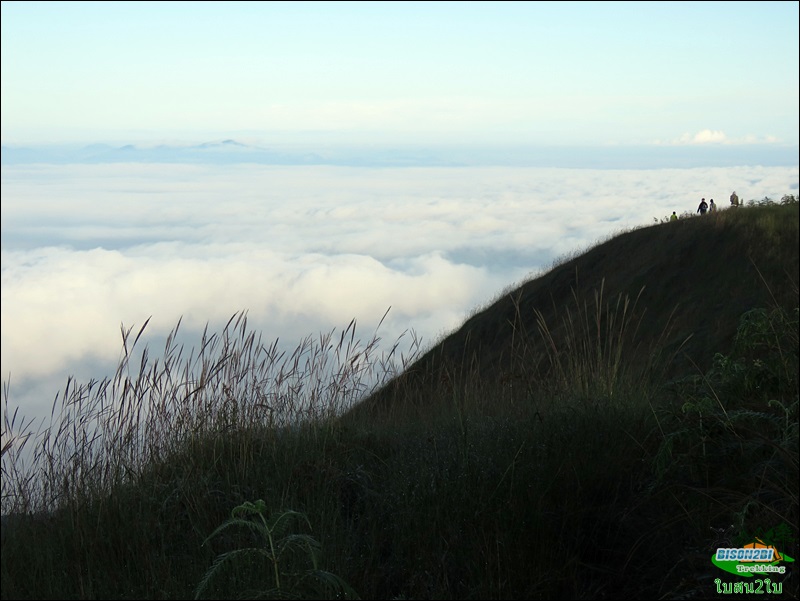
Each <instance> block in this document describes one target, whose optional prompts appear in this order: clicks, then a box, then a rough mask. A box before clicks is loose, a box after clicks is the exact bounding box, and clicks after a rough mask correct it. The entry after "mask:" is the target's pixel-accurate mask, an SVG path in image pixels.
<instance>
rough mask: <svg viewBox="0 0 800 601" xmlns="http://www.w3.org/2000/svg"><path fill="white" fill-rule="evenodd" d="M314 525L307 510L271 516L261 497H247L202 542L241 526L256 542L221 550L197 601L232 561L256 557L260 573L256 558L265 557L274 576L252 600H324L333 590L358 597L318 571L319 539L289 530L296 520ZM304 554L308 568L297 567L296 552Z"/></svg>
mask: <svg viewBox="0 0 800 601" xmlns="http://www.w3.org/2000/svg"><path fill="white" fill-rule="evenodd" d="M297 522H300V523H305V524H306V525H307V526H308V528H309V529H310V528H311V524H310V523H309V521H308V518H307V517H306V516H305V514H302V513H299V512H297V511H292V510H288V511H283V512H279V513H274V514H270V511H269V509H268V507H267V505H266V503H265V502H264V501H263V500H261V499H259V500H258V501H256V502H255V503H251V502H249V501H247V502H245V503H242V504H241V505H239V506H237V507H235V508H234V509H233V511H232V512H231V517H230V519H228V520H226V521H225V522H224V523H223V524H222V525H221V526H219V527H218V528H217V529H216V530H214V532H212V533H211V534H210V535H209V536H208V538H206V540H205V541H204V543H203V544H206V543H208V542H209V541H210V540H211V539H212V538H214V537H217V536H218V535H220V533H222V532H223V531H224V530H226V529H228V528H232V527H237V526H238V527H241V528H245V529H246V530H249V531H250V532H252V533H253V534H254V535H255V538H256V542H257V543H260V544H254V545H252V546H247V547H241V548H238V549H233V550H231V551H228V552H226V553H222V554H220V555H219V556H218V557H217V559H216V560H215V561H214V563H213V565H212V566H211V568H209V570H208V571H207V572H206V574H205V576H204V577H203V579H202V580H201V581H200V584H199V585H198V586H197V590H196V593H195V599H200V598H201V596H202V594H203V593H204V592H205V591H206V590H207V589H208V588H209V585H210V584H211V581H212V580H213V579H214V578H216V577H218V576H219V575H220V574H221V573H222V572H223V571H224V569H225V568H226V567H227V566H228V565H229V564H231V563H240V564H243V565H249V561H250V560H251V559H252V558H255V559H256V564H255V569H256V572H258V573H260V572H261V569H260V568H261V566H260V565H259V562H258V560H263V561H264V562H265V563H266V565H267V567H268V568H270V569H269V573H270V574H271V575H272V582H271V583H270V584H271V586H270V587H269V588H266V589H257V590H255V591H250V593H249V594H248V595H247V596H248V598H264V599H270V598H281V599H304V598H309V599H320V598H327V596H328V595H330V594H331V593H333V596H334V598H337V599H342V598H343V599H358V598H359V597H358V595H357V594H356V592H355V591H354V590H353V589H352V588H351V587H350V585H349V584H347V583H346V582H345V581H344V580H342V579H341V578H340V577H339V576H336V575H335V574H332V573H331V572H327V571H325V570H322V569H320V567H319V554H320V551H321V545H320V543H319V542H318V541H317V540H316V539H314V538H313V537H311V536H309V535H308V534H302V533H291V532H289V528H290V527H291V525H292V524H294V523H297ZM298 552H299V554H300V555H302V556H305V557H306V558H307V559H308V562H309V563H310V565H311V567H310V568H305V569H298V568H297V565H296V564H297V557H296V555H297V553H298Z"/></svg>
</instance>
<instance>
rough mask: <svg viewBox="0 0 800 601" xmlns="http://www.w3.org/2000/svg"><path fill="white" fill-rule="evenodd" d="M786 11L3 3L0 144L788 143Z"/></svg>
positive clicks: (729, 5)
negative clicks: (240, 140) (231, 140)
mask: <svg viewBox="0 0 800 601" xmlns="http://www.w3.org/2000/svg"><path fill="white" fill-rule="evenodd" d="M799 45H800V43H799V42H798V3H797V2H396V3H395V2H321V3H315V2H310V3H308V2H2V53H0V57H1V58H2V71H1V73H2V141H3V143H4V144H33V143H61V142H89V141H141V140H164V139H169V140H184V139H185V140H200V139H207V138H217V137H241V136H251V137H253V138H256V139H260V140H269V141H280V142H284V143H293V142H297V143H307V142H308V141H312V142H313V141H315V140H319V141H326V142H330V141H336V142H343V143H347V142H357V143H363V142H372V143H387V144H392V143H404V142H410V143H417V142H422V143H480V144H507V143H514V144H577V145H605V144H624V145H627V144H631V145H634V144H636V145H638V144H650V143H659V144H676V143H677V144H696V143H707V144H723V143H729V144H741V143H751V142H757V143H773V144H788V145H797V143H798V47H799Z"/></svg>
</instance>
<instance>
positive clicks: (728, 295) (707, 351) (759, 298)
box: [355, 203, 799, 413]
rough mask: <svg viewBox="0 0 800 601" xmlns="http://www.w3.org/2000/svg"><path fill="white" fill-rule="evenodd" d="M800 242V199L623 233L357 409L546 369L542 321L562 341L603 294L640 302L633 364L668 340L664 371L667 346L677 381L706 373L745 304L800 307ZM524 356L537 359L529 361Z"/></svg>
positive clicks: (510, 298)
mask: <svg viewBox="0 0 800 601" xmlns="http://www.w3.org/2000/svg"><path fill="white" fill-rule="evenodd" d="M756 212H760V213H758V215H760V217H759V218H755V217H756V214H757V213H756ZM798 243H799V241H798V205H797V203H791V204H786V205H777V204H773V205H767V206H756V207H748V208H746V209H741V210H726V211H718V212H716V213H714V214H710V215H704V216H698V217H691V218H685V219H681V220H679V221H675V222H669V223H660V224H657V225H653V226H650V227H643V228H640V229H636V230H633V231H630V232H627V233H623V234H620V235H618V236H616V237H614V238H612V239H610V240H608V241H606V242H604V243H602V244H599V245H598V246H596V247H594V248H592V249H590V250H589V251H587V252H585V253H584V254H582V255H580V256H577V257H575V258H572V259H570V260H568V261H566V262H564V263H562V264H560V265H558V266H556V267H554V268H553V269H552V270H551V271H549V272H548V273H546V274H544V275H542V276H541V277H538V278H536V279H533V280H530V281H528V282H526V283H524V284H523V285H521V286H520V287H519V288H517V289H515V290H513V291H511V292H509V293H507V294H505V295H504V296H503V297H501V298H499V299H498V300H496V301H495V302H494V303H493V304H492V305H491V306H489V307H488V308H486V309H484V310H482V311H480V312H479V313H477V314H476V315H474V316H472V317H471V318H470V319H468V320H467V321H466V322H465V323H464V324H463V326H461V328H460V329H458V330H457V331H455V332H453V333H452V334H450V335H449V336H447V337H446V338H444V339H443V340H442V341H441V342H439V343H438V344H436V345H435V346H434V347H433V348H431V349H430V350H428V351H427V353H426V354H425V355H423V356H422V357H421V358H420V359H419V360H418V361H416V362H415V363H414V364H413V365H412V366H411V367H410V369H408V370H407V371H406V373H405V374H404V375H402V376H401V377H400V378H398V379H396V380H395V381H393V382H392V383H390V384H389V385H388V386H386V387H384V388H383V389H382V390H381V391H379V392H378V393H377V394H375V395H373V396H372V397H371V398H369V399H368V400H367V401H365V402H364V403H363V405H362V406H360V407H357V408H356V409H355V412H356V413H358V412H360V411H362V410H364V409H366V408H370V407H375V406H378V405H382V404H383V403H390V402H391V399H392V397H393V396H394V395H396V394H397V391H398V390H399V389H400V388H402V389H403V391H404V398H408V397H407V396H406V395H407V394H408V392H409V390H410V389H411V390H414V389H416V388H417V387H418V388H419V390H417V393H416V394H414V393H412V395H411V396H415V397H417V398H419V399H424V398H426V397H427V395H426V393H425V391H426V390H431V387H435V386H439V385H441V383H442V381H447V382H448V383H449V385H453V384H456V383H457V382H459V381H462V380H461V379H462V378H472V377H473V376H475V375H477V376H479V380H480V381H481V382H482V383H483V384H484V385H487V384H489V383H490V382H492V381H495V382H497V381H498V380H500V381H502V380H507V379H509V378H515V377H517V378H518V377H520V372H521V371H522V372H524V373H525V377H528V378H541V377H545V376H546V365H545V363H546V361H545V355H546V354H547V352H548V351H547V349H545V348H544V341H543V338H542V336H541V334H540V331H539V327H538V325H537V324H538V321H543V322H544V323H545V324H546V325H547V328H548V330H549V332H550V333H551V335H552V336H553V340H554V344H555V345H556V347H559V345H560V344H564V343H565V340H564V338H563V336H564V330H565V327H564V325H565V324H564V322H565V314H567V313H568V312H569V310H570V308H574V307H575V306H576V299H577V300H578V301H579V302H580V304H581V305H585V306H586V307H587V308H588V311H589V313H590V314H594V311H595V309H596V306H595V299H596V298H598V297H599V298H600V304H601V312H604V307H606V306H611V307H614V306H616V305H617V302H618V300H620V299H622V300H624V299H625V298H627V299H628V300H629V302H630V307H631V308H630V309H629V311H632V312H633V314H634V318H635V320H636V321H637V324H638V325H637V328H636V330H635V331H631V332H628V336H629V340H628V341H627V342H628V345H627V351H628V354H626V355H624V356H623V357H622V359H623V361H625V362H626V364H627V365H629V366H635V367H638V368H642V369H644V367H645V363H646V362H647V361H648V359H649V358H650V355H649V351H650V349H651V348H652V346H653V345H654V344H655V343H656V342H659V344H660V346H661V350H662V357H661V359H660V360H659V364H660V366H661V367H662V368H663V367H665V366H664V365H663V363H664V357H663V352H664V351H666V353H667V354H668V355H674V357H673V359H672V360H671V361H670V362H669V365H668V366H666V375H667V376H668V377H669V376H675V375H685V374H688V373H699V372H704V371H705V370H706V369H707V368H708V367H709V365H710V363H711V361H712V359H713V356H714V353H716V352H726V351H727V350H728V349H729V347H730V345H731V343H732V341H733V337H734V334H735V332H736V328H737V324H738V320H739V317H740V316H741V315H742V314H743V313H744V312H745V311H747V310H749V309H752V308H757V307H768V306H769V307H771V306H774V305H775V304H778V305H780V306H782V307H785V308H788V309H789V310H792V308H793V307H794V306H795V305H796V302H797V284H798ZM537 312H538V315H537ZM539 316H540V318H541V319H540V320H538V321H537V319H538V317H539ZM520 349H524V352H521V350H520ZM521 355H524V356H525V357H527V358H528V360H526V362H525V364H524V365H520V364H519V358H520V356H521ZM489 385H491V384H489Z"/></svg>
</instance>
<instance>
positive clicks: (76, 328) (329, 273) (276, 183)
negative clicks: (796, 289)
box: [2, 164, 798, 413]
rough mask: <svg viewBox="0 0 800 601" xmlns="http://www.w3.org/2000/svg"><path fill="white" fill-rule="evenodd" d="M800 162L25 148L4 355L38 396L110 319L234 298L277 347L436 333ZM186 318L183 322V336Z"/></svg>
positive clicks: (155, 315) (776, 187)
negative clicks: (591, 255)
mask: <svg viewBox="0 0 800 601" xmlns="http://www.w3.org/2000/svg"><path fill="white" fill-rule="evenodd" d="M797 181H798V170H797V168H796V167H795V168H785V167H741V168H709V169H663V170H591V169H554V168H553V169H544V168H542V169H523V168H512V167H502V168H501V167H480V168H392V169H379V168H371V169H369V168H355V167H324V166H314V167H277V166H261V165H232V166H231V165H228V166H213V165H205V166H202V165H146V164H112V165H71V166H67V165H65V166H53V165H35V166H34V165H29V166H4V167H3V170H2V197H3V204H2V323H3V327H2V371H3V379H4V382H6V381H7V380H8V379H9V378H10V383H11V388H10V392H11V395H10V396H11V402H12V404H17V403H18V404H21V405H22V406H23V411H31V412H34V413H39V412H42V411H44V410H45V409H46V410H47V411H49V406H50V403H52V400H53V397H54V395H55V393H56V391H57V390H58V388H59V387H60V386H61V385H62V384H63V383H64V382H65V381H66V378H67V376H68V375H75V376H76V377H77V378H78V379H81V380H86V379H88V378H91V377H95V378H100V377H104V376H105V375H108V374H109V373H110V370H113V368H114V367H115V366H116V362H117V360H118V357H119V355H120V351H121V337H120V326H121V325H122V326H124V327H133V328H134V329H135V330H136V329H138V328H139V327H140V326H141V325H142V324H143V323H144V322H145V321H146V320H147V319H148V318H150V317H151V316H152V320H151V322H150V324H149V325H148V328H147V330H146V334H147V336H148V337H150V339H152V340H153V341H154V344H155V343H156V342H155V341H158V340H160V339H161V338H163V336H164V335H165V334H166V333H167V332H168V331H169V330H170V329H172V328H173V327H174V326H175V325H176V323H177V321H178V320H179V319H182V326H181V327H182V328H183V329H184V333H185V334H186V335H187V343H188V344H189V345H192V344H196V343H197V341H199V333H200V331H201V330H202V328H203V327H204V326H205V325H206V324H209V327H210V328H211V329H213V328H220V327H222V326H224V324H225V323H226V322H227V320H228V319H229V318H230V317H231V316H232V315H233V314H234V313H236V312H238V311H247V314H248V323H249V325H250V326H251V327H253V328H255V329H258V330H259V331H260V332H261V333H262V336H263V338H264V339H265V340H274V339H276V338H280V340H281V341H283V344H285V345H286V346H287V348H294V347H295V346H296V344H297V343H298V342H299V341H300V340H301V339H302V338H304V337H305V336H308V335H309V334H311V335H314V334H318V333H320V332H327V331H330V330H331V329H333V328H337V329H341V328H344V327H345V326H347V324H348V323H349V322H350V321H351V320H352V319H356V320H357V323H358V332H359V333H360V334H361V335H363V336H364V337H365V338H369V337H370V336H371V335H372V334H373V332H374V330H375V328H376V327H377V326H378V323H379V322H380V320H381V318H382V317H383V316H384V314H385V313H386V311H387V309H389V307H391V310H390V311H389V314H388V316H387V317H386V319H385V321H384V322H383V324H382V325H381V329H380V332H379V333H380V335H381V336H382V338H383V339H384V340H385V341H386V343H387V344H391V343H392V342H394V341H395V340H396V339H397V338H398V337H399V336H400V335H401V334H402V333H403V332H406V331H408V330H413V331H414V332H415V333H416V336H417V337H418V338H421V339H422V342H423V344H426V343H432V342H434V341H435V340H436V339H437V338H438V337H439V336H441V335H443V334H446V333H447V332H449V331H451V330H452V329H453V328H455V327H457V326H458V325H460V323H461V322H463V320H464V318H465V317H466V316H467V315H468V314H469V313H470V312H471V311H474V310H476V308H477V307H480V306H482V305H484V304H486V303H488V302H490V301H491V300H492V299H493V298H495V297H496V296H497V295H498V294H499V293H500V292H501V291H502V290H503V289H504V288H506V287H508V286H511V285H513V284H515V283H518V282H520V281H521V280H523V279H525V278H526V277H530V276H531V275H533V274H535V273H537V272H540V271H542V270H545V269H547V268H548V267H549V266H550V265H552V263H553V262H554V261H556V260H557V259H559V257H562V256H564V255H567V254H572V253H575V252H579V251H580V250H583V249H585V248H588V247H589V246H591V245H593V244H595V243H596V242H598V241H601V240H603V239H606V238H607V237H609V236H611V235H613V234H615V233H618V232H620V231H623V230H625V229H629V228H631V227H635V226H640V225H647V224H650V223H653V221H654V218H661V217H664V216H665V215H668V214H670V213H671V212H672V211H677V212H678V214H681V213H682V212H685V211H688V212H694V211H695V209H696V207H697V203H698V202H699V199H700V198H701V197H705V198H706V199H708V198H715V199H716V200H717V204H718V205H719V206H720V207H724V206H725V205H726V204H727V198H728V196H729V194H730V192H731V191H732V190H734V189H735V190H736V191H737V192H738V193H739V196H740V197H742V198H744V199H751V198H754V199H760V198H763V197H764V196H770V197H773V198H775V199H779V198H780V196H781V195H783V194H786V193H797V187H798V184H797ZM193 335H196V336H197V338H195V339H192V336H193Z"/></svg>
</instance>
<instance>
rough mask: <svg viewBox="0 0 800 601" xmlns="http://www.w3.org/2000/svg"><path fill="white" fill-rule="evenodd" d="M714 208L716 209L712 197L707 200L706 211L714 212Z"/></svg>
mask: <svg viewBox="0 0 800 601" xmlns="http://www.w3.org/2000/svg"><path fill="white" fill-rule="evenodd" d="M716 210H717V205H715V204H714V199H713V198H712V199H711V200H710V201H709V202H708V212H709V213H713V212H714V211H716Z"/></svg>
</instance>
